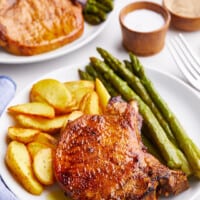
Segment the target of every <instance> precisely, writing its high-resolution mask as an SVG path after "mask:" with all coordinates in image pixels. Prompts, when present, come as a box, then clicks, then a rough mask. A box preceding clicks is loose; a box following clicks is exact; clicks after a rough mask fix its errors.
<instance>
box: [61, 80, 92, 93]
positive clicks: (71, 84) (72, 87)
mask: <svg viewBox="0 0 200 200" xmlns="http://www.w3.org/2000/svg"><path fill="white" fill-rule="evenodd" d="M64 84H65V86H66V87H67V89H68V90H69V91H70V92H74V91H77V90H79V89H80V88H90V89H92V90H94V88H95V84H94V81H88V80H78V81H68V82H65V83H64Z"/></svg>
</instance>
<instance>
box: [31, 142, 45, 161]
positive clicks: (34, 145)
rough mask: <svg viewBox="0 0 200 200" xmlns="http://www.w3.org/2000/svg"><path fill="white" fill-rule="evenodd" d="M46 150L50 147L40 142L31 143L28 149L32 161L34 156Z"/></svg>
mask: <svg viewBox="0 0 200 200" xmlns="http://www.w3.org/2000/svg"><path fill="white" fill-rule="evenodd" d="M45 148H48V145H46V144H43V143H40V142H31V143H28V144H27V149H28V152H29V153H30V155H31V158H32V159H33V158H34V156H35V155H36V153H37V152H38V151H40V150H41V149H45Z"/></svg>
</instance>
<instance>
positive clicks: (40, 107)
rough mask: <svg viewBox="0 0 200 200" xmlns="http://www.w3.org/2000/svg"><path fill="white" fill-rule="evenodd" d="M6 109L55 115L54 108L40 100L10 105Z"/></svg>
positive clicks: (40, 114)
mask: <svg viewBox="0 0 200 200" xmlns="http://www.w3.org/2000/svg"><path fill="white" fill-rule="evenodd" d="M8 111H10V112H15V113H21V114H29V115H38V116H41V117H48V118H53V117H55V110H54V108H53V107H52V106H50V105H48V104H46V103H42V102H29V103H25V104H19V105H15V106H11V107H9V108H8Z"/></svg>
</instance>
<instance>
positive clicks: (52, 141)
mask: <svg viewBox="0 0 200 200" xmlns="http://www.w3.org/2000/svg"><path fill="white" fill-rule="evenodd" d="M34 142H39V143H42V144H44V145H46V146H48V147H51V148H53V149H54V148H56V145H57V142H58V141H57V139H56V138H55V137H53V136H51V135H49V134H48V133H43V132H40V133H39V134H38V135H37V137H36V138H35V140H34Z"/></svg>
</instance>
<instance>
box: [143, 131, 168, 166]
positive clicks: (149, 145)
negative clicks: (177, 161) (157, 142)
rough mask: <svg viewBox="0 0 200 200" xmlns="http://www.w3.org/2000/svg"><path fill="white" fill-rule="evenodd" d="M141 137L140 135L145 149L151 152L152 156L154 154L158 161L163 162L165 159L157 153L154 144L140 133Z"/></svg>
mask: <svg viewBox="0 0 200 200" xmlns="http://www.w3.org/2000/svg"><path fill="white" fill-rule="evenodd" d="M141 137H142V142H143V144H144V145H145V146H146V148H147V151H148V152H149V153H150V154H152V155H153V156H155V157H156V158H157V159H158V160H159V161H160V162H162V163H163V164H165V161H164V160H163V158H162V157H161V155H160V154H159V153H158V151H157V149H156V148H155V146H154V145H153V144H152V143H151V141H150V140H149V139H148V138H147V137H146V136H145V135H144V134H141Z"/></svg>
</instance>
